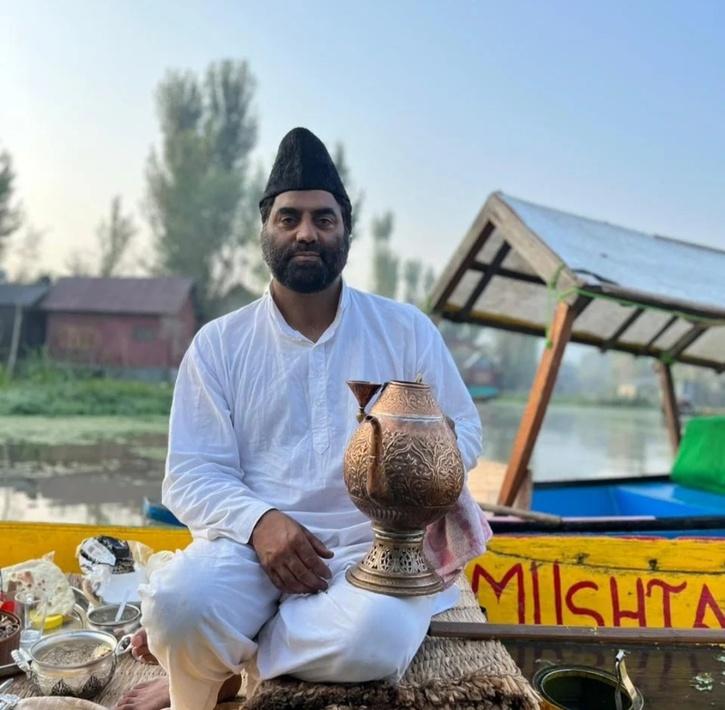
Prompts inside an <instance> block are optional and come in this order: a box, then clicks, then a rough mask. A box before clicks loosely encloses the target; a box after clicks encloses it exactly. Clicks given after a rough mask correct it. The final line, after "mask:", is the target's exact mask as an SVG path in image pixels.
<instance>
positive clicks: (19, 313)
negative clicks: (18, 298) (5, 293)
mask: <svg viewBox="0 0 725 710" xmlns="http://www.w3.org/2000/svg"><path fill="white" fill-rule="evenodd" d="M22 324H23V307H22V306H21V305H20V304H19V303H16V304H15V318H14V319H13V333H12V335H11V336H10V352H9V353H8V362H7V376H8V378H11V377H12V376H13V370H15V363H16V362H17V360H18V348H19V347H20V326H21V325H22Z"/></svg>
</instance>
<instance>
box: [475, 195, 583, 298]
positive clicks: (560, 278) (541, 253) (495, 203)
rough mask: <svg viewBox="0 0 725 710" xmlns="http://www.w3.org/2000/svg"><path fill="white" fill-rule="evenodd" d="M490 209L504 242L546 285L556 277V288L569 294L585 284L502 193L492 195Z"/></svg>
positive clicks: (488, 202) (489, 202)
mask: <svg viewBox="0 0 725 710" xmlns="http://www.w3.org/2000/svg"><path fill="white" fill-rule="evenodd" d="M486 206H487V208H488V210H489V214H490V215H491V217H490V218H491V220H492V221H493V222H494V224H495V225H496V228H497V229H499V230H500V231H501V234H502V235H503V237H504V239H505V240H506V241H507V242H508V243H509V244H511V246H512V247H513V249H514V250H515V251H516V253H517V254H518V255H519V256H520V257H521V258H523V259H524V261H525V262H526V263H527V264H528V265H529V266H530V267H531V268H532V269H534V270H535V271H536V273H537V274H539V276H541V278H542V280H543V281H544V282H545V283H548V282H549V281H550V280H551V279H552V278H554V277H555V276H556V284H555V285H556V288H557V289H558V290H559V291H568V290H570V289H572V288H573V287H575V286H580V285H582V284H581V283H580V281H579V280H578V279H577V278H576V276H575V275H574V274H573V273H572V272H571V271H570V270H569V268H568V267H567V266H566V264H564V263H563V262H562V260H561V258H560V257H559V255H558V254H556V253H555V252H554V251H553V249H551V247H550V246H549V245H548V244H547V243H546V242H545V241H544V240H543V239H542V238H541V237H540V236H539V235H538V234H536V232H534V231H533V230H532V229H531V228H530V227H529V226H528V225H527V224H526V223H525V222H524V221H523V220H522V219H521V218H520V217H519V215H518V214H517V213H516V211H515V210H514V209H513V208H512V207H511V206H510V205H509V204H508V203H507V202H506V201H505V200H503V199H502V198H501V196H500V194H499V193H494V194H493V195H491V197H489V199H488V201H487V203H486ZM576 298H577V296H576V294H574V293H572V294H571V295H569V296H567V298H566V299H565V300H566V301H567V302H568V303H573V302H574V301H575V300H576Z"/></svg>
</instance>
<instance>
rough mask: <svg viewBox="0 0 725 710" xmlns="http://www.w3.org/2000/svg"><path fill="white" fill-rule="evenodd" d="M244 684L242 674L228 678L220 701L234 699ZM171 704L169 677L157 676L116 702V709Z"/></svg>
mask: <svg viewBox="0 0 725 710" xmlns="http://www.w3.org/2000/svg"><path fill="white" fill-rule="evenodd" d="M241 684H242V679H241V677H240V676H238V675H236V676H232V677H231V678H227V680H225V681H224V685H222V687H221V690H220V691H219V697H218V701H219V702H220V703H223V702H224V701H225V700H232V698H235V697H236V695H237V693H238V692H239V688H240V686H241ZM170 705H171V696H170V695H169V680H168V678H156V679H155V680H149V681H147V682H145V683H139V684H138V685H137V686H136V687H134V688H132V689H131V690H129V691H128V693H126V694H125V695H124V696H123V697H122V698H121V699H120V700H119V701H118V703H116V705H115V707H114V710H164V708H168V707H169V706H170Z"/></svg>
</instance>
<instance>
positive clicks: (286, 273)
mask: <svg viewBox="0 0 725 710" xmlns="http://www.w3.org/2000/svg"><path fill="white" fill-rule="evenodd" d="M349 251H350V235H349V234H347V233H346V234H344V235H343V237H342V241H341V242H340V243H339V244H338V246H336V247H326V246H323V245H322V244H320V243H319V242H318V243H316V244H297V243H293V244H290V245H288V246H283V245H280V244H278V243H276V242H275V238H274V236H272V235H271V234H270V233H269V232H268V231H267V229H266V228H265V227H262V255H263V256H264V261H265V262H266V263H267V266H268V267H269V270H270V271H271V272H272V275H273V276H274V278H275V279H276V280H277V281H279V282H280V283H281V284H282V285H283V286H285V287H286V288H288V289H290V290H291V291H296V292H297V293H317V292H318V291H324V290H325V289H326V288H327V287H328V286H330V285H332V283H333V282H334V281H335V280H336V279H337V277H338V276H339V275H340V274H341V273H342V270H343V269H344V268H345V264H347V255H348V252H349ZM301 253H306V254H317V255H318V256H319V257H320V258H319V259H315V260H314V261H295V260H294V259H293V257H294V256H295V255H296V254H301Z"/></svg>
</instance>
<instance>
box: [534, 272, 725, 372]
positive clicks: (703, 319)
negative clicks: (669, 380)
mask: <svg viewBox="0 0 725 710" xmlns="http://www.w3.org/2000/svg"><path fill="white" fill-rule="evenodd" d="M564 269H565V265H564V264H560V265H559V266H558V267H557V269H556V271H555V272H554V275H553V276H552V277H551V279H550V280H549V282H548V283H547V284H546V291H547V312H548V318H547V323H548V325H547V326H546V331H545V336H546V347H547V348H551V346H552V344H553V343H552V340H551V329H552V326H553V322H554V310H555V308H556V305H557V304H558V303H561V301H564V300H565V299H567V298H569V296H571V295H574V294H576V295H579V296H586V297H588V298H591V299H594V300H600V301H610V302H612V303H617V304H618V305H620V306H624V307H625V308H641V309H642V310H645V311H657V312H659V313H667V314H668V315H671V316H677V317H678V318H682V319H683V320H686V321H688V322H690V323H693V324H697V323H700V324H702V325H705V326H708V327H710V326H719V325H725V318H711V317H709V316H698V315H693V314H691V313H685V312H683V311H679V310H672V309H670V308H666V307H665V306H653V305H649V304H647V305H645V304H643V303H638V302H637V301H631V300H629V299H627V298H623V297H621V296H612V295H610V294H606V293H600V292H598V291H589V290H587V289H585V288H580V287H578V286H572V287H571V288H568V289H565V290H563V291H559V290H558V289H557V283H558V281H559V277H560V276H561V272H562V271H563V270H564ZM659 360H660V361H661V362H663V363H665V364H666V365H672V364H673V362H674V361H675V359H674V358H673V357H672V356H670V355H668V354H667V353H662V354H661V355H660V357H659Z"/></svg>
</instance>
